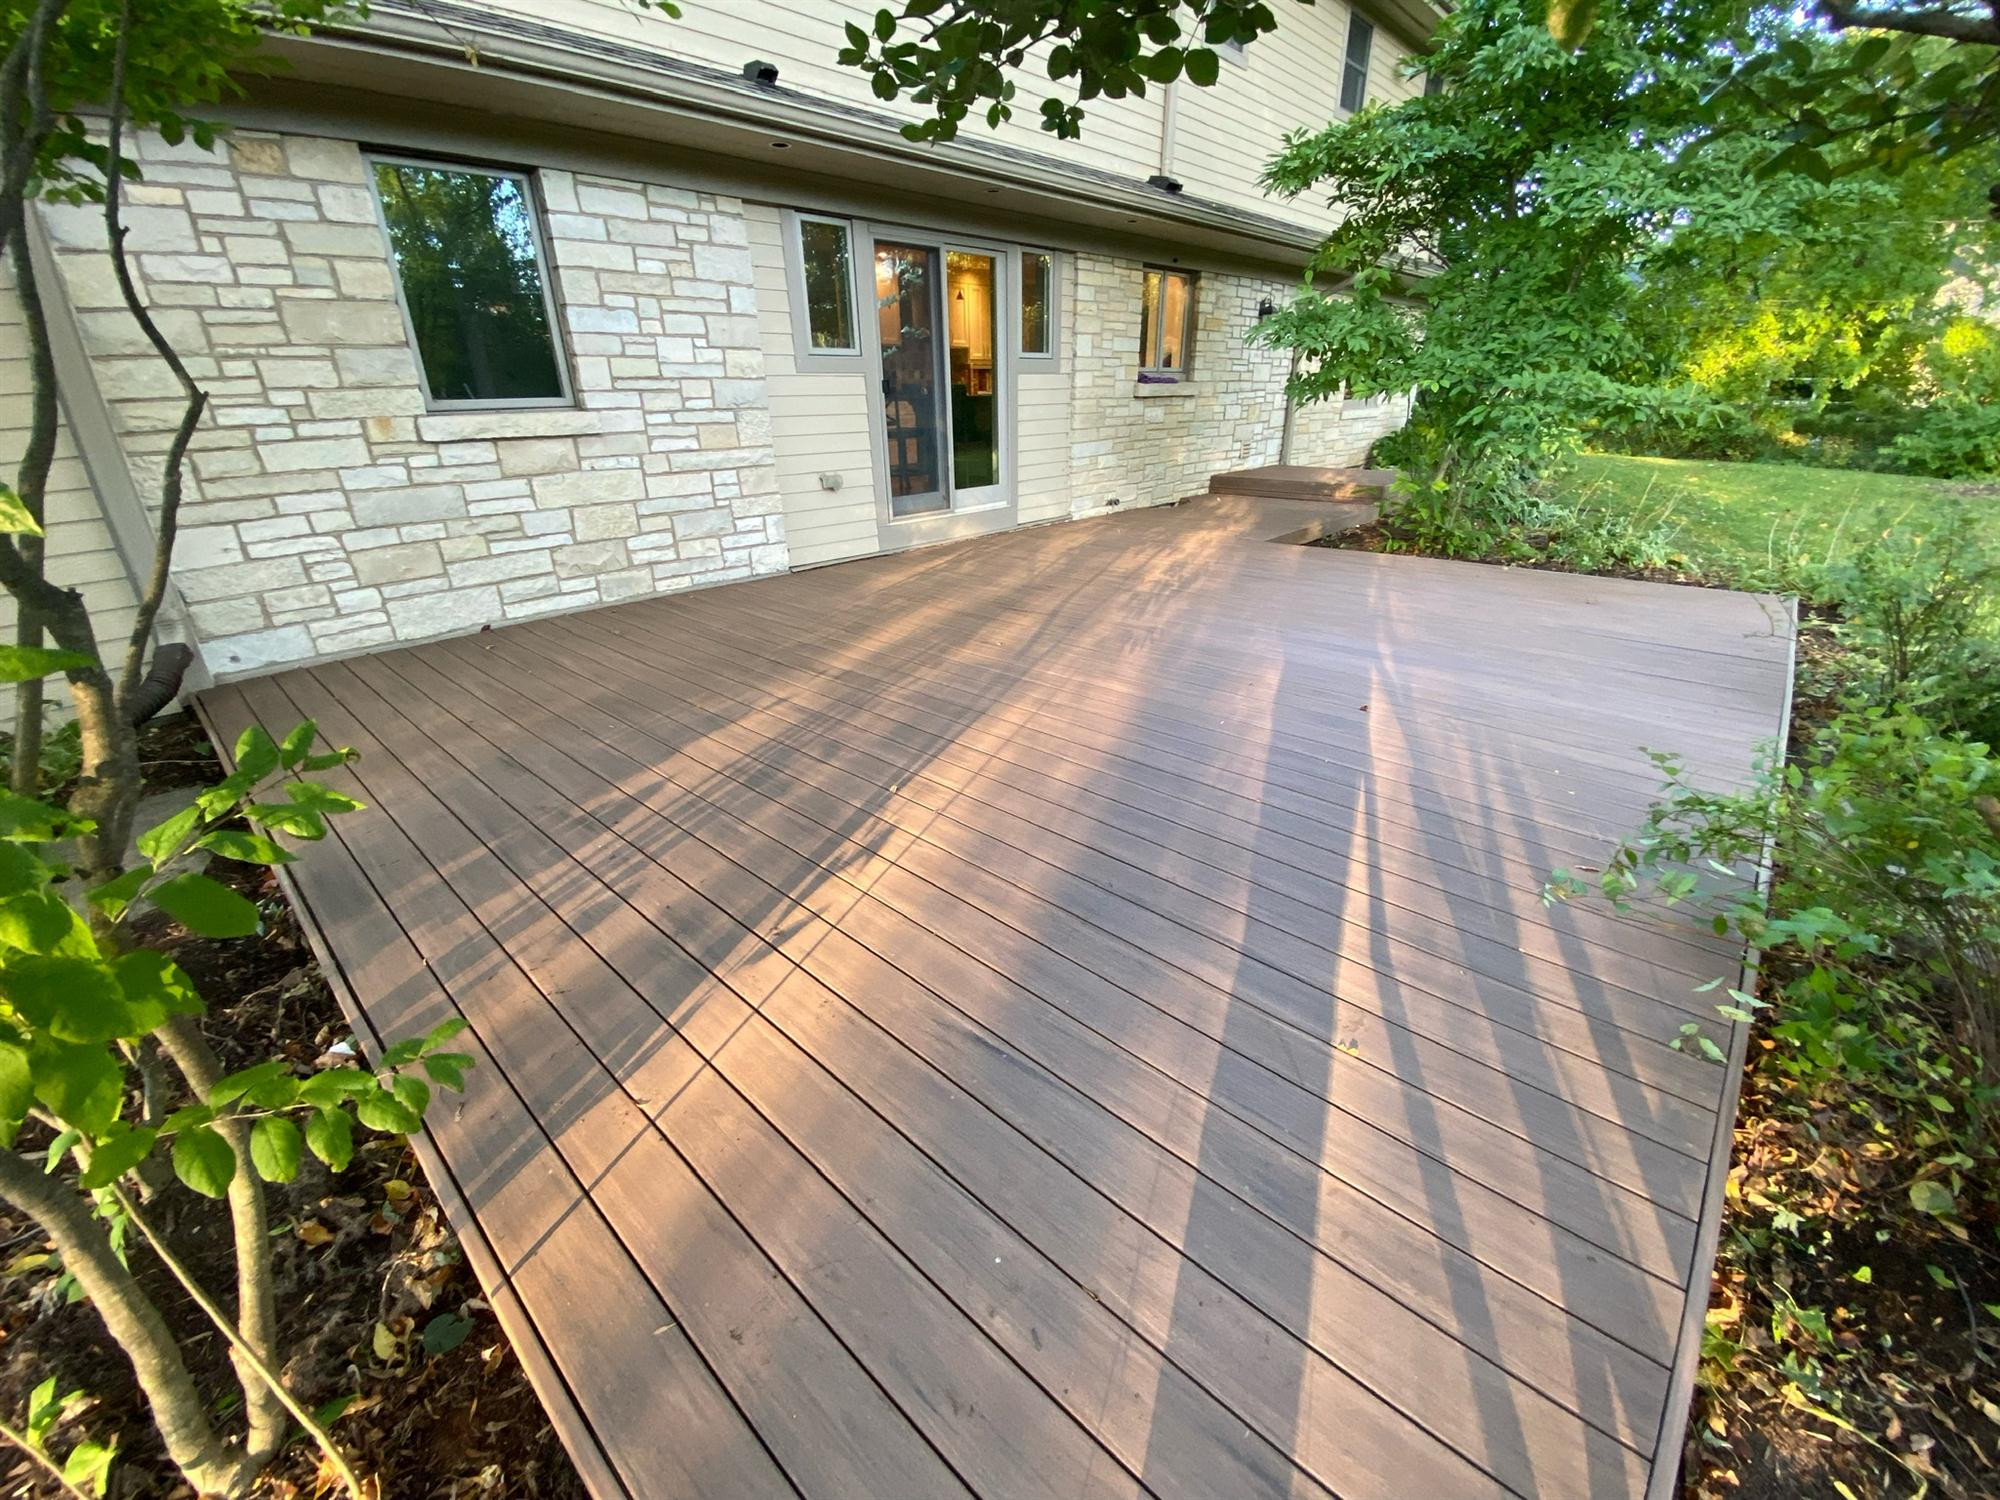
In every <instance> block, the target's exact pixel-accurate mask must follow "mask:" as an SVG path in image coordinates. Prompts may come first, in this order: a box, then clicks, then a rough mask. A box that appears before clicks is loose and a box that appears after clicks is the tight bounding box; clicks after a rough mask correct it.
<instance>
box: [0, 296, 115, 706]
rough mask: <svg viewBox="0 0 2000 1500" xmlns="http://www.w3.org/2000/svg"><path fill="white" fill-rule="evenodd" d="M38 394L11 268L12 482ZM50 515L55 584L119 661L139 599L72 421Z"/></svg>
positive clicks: (10, 637) (54, 473)
mask: <svg viewBox="0 0 2000 1500" xmlns="http://www.w3.org/2000/svg"><path fill="white" fill-rule="evenodd" d="M31 389H32V377H31V374H30V370H29V364H28V343H27V333H26V330H25V328H24V327H23V323H22V314H21V303H20V299H19V298H18V297H16V296H15V294H14V282H13V276H12V273H11V271H6V270H0V476H4V477H5V479H6V480H7V481H8V482H9V483H12V481H13V479H14V476H15V472H16V470H17V469H18V468H19V466H20V462H21V455H22V454H23V453H24V452H25V451H26V449H27V445H28V433H29V406H30V400H29V395H30V391H31ZM46 511H47V514H46V517H45V521H46V530H47V532H48V541H47V545H46V550H45V553H44V555H45V557H46V559H47V562H46V566H47V571H48V576H49V579H50V581H51V582H53V583H58V584H61V585H62V586H63V587H65V588H74V589H76V590H78V591H79V592H80V593H81V594H82V595H83V598H84V603H85V604H86V605H88V606H89V608H90V614H91V619H92V620H93V622H95V624H96V626H97V638H98V641H99V643H100V646H101V649H102V650H103V651H104V652H105V654H106V656H107V657H108V658H113V659H115V658H116V656H117V654H118V653H121V652H122V651H123V650H124V643H125V636H126V635H127V633H128V632H129V631H130V630H131V628H132V617H133V615H134V613H135V612H136V611H137V609H138V601H137V600H136V598H135V597H134V595H133V592H132V582H131V579H130V577H129V576H128V575H127V573H126V571H125V565H124V562H123V561H122V560H121V559H120V557H119V556H118V550H117V548H116V546H115V545H114V544H113V542H112V539H111V528H110V526H109V525H108V524H107V523H106V522H105V519H104V511H103V509H102V507H101V506H100V505H99V504H98V501H97V492H96V490H94V489H93V488H92V487H91V483H90V475H89V473H88V472H87V471H86V470H85V468H84V466H83V459H82V457H81V456H80V455H79V454H78V452H77V450H76V444H75V442H74V441H73V440H72V439H71V437H70V431H69V424H68V423H67V422H65V423H63V424H62V427H61V430H60V433H59V435H58V438H57V442H56V461H55V467H54V468H53V469H52V470H51V471H50V474H49V488H48V496H47V507H46ZM0 638H4V639H5V640H7V641H10V642H11V641H14V640H15V639H16V636H15V630H14V609H13V601H12V600H11V599H7V598H4V597H0ZM51 687H52V691H51V693H50V698H51V700H52V701H54V702H56V703H59V704H62V705H65V706H66V705H67V702H68V695H67V694H66V693H64V692H63V690H62V684H61V681H60V679H57V680H55V681H54V682H53V683H52V684H51ZM13 719H14V695H13V693H12V691H11V690H7V691H0V727H5V728H10V729H11V728H12V727H13Z"/></svg>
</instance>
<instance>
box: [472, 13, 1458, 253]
mask: <svg viewBox="0 0 2000 1500" xmlns="http://www.w3.org/2000/svg"><path fill="white" fill-rule="evenodd" d="M479 8H480V9H484V10H488V11H492V12H494V13H496V14H500V15H505V16H510V17H515V18H519V19H523V20H530V21H534V22H536V23H538V24H539V25H541V26H545V27H551V28H556V29H560V30H569V31H573V32H576V33H578V34H580V35H583V36H589V37H593V38H601V39H603V40H607V41H614V42H618V43H621V44H624V45H627V46H632V47H637V48H641V49H644V50H646V51H649V52H654V53H658V54H663V55H666V56H670V57H675V58H682V59H686V60H689V61H693V62H699V63H704V64H707V65H710V66H713V67H717V68H721V69H725V70H728V71H729V72H735V71H737V70H738V69H740V68H742V66H743V65H744V64H745V63H747V62H749V61H751V60H752V59H753V58H755V59H760V60H763V61H766V62H770V63H774V64H776V65H777V68H778V77H779V81H780V83H781V84H783V85H784V86H786V87H787V88H796V89H799V90H802V91H803V92H805V93H808V94H812V95H815V96H817V97H820V98H823V99H828V100H833V101H836V102H838V103H840V104H844V105H850V106H854V107H857V108H863V109H867V110H869V111H871V112H879V113H883V114H888V115H893V116H895V117H897V118H899V119H905V120H918V119H922V118H925V116H926V111H925V110H924V109H923V108H922V107H921V106H919V105H916V104H912V103H910V102H909V101H908V100H897V101H895V102H894V103H891V104H884V103H883V102H882V101H881V100H878V99H877V98H875V96H874V94H873V93H872V92H871V91H870V88H869V82H868V79H867V77H866V76H865V75H863V74H862V73H860V72H859V71H857V70H856V69H853V68H845V67H842V66H840V64H839V62H838V61H837V54H838V53H839V51H840V49H841V48H842V47H844V46H845V45H846V35H845V33H846V27H847V26H848V24H849V23H852V24H855V25H858V26H860V27H862V28H863V29H864V30H866V29H868V28H869V27H871V26H872V24H873V21H874V18H875V13H876V11H877V9H878V8H879V7H878V6H877V5H875V4H874V3H873V0H727V3H723V4H703V5H699V6H697V5H687V6H684V7H683V14H682V16H681V17H680V19H678V20H672V21H670V20H667V19H666V18H665V17H663V16H662V15H661V14H660V13H659V12H657V11H653V10H647V9H643V8H641V7H639V6H636V5H633V4H632V3H630V0H483V3H482V4H481V5H480V6H479ZM1355 9H1356V7H1354V6H1352V5H1349V4H1348V3H1346V0H1317V3H1315V4H1312V5H1285V6H1283V7H1281V8H1280V14H1279V17H1278V30H1277V31H1276V32H1275V33H1273V34H1272V35H1270V36H1267V37H1265V38H1264V39H1262V40H1261V41H1258V42H1254V43H1252V44H1250V45H1249V46H1248V47H1246V48H1245V49H1244V53H1243V58H1242V61H1241V62H1240V63H1237V62H1235V61H1225V62H1224V63H1223V65H1222V70H1221V76H1220V78H1218V80H1217V82H1216V84H1215V85H1214V86H1213V87H1212V88H1207V89H1197V88H1179V89H1176V90H1175V91H1174V95H1175V98H1174V104H1173V107H1172V113H1173V123H1172V128H1171V129H1169V126H1168V113H1169V108H1168V103H1167V101H1168V97H1169V92H1168V90H1166V89H1163V88H1154V89H1149V90H1148V91H1147V93H1146V96H1145V97H1144V98H1139V97H1128V98H1125V99H1096V100H1092V101H1090V102H1088V103H1087V104H1085V106H1084V110H1085V120H1084V130H1083V136H1082V138H1081V139H1080V140H1077V141H1072V142H1063V143H1060V145H1059V144H1058V143H1057V142H1056V141H1055V139H1054V137H1052V136H1050V135H1049V134H1048V133H1047V132H1046V131H1044V130H1042V129H1041V126H1040V115H1039V108H1038V106H1039V101H1040V99H1041V98H1042V97H1043V96H1044V95H1054V96H1056V97H1058V98H1062V99H1064V100H1065V101H1066V102H1070V103H1074V102H1075V101H1076V90H1075V88H1074V86H1073V85H1070V84H1068V83H1066V82H1057V81H1051V80H1050V79H1048V78H1047V77H1046V76H1045V75H1044V72H1043V68H1042V61H1043V54H1044V53H1045V51H1046V49H1045V48H1038V49H1035V50H1034V51H1033V52H1031V53H1030V54H1029V57H1028V59H1027V61H1026V62H1025V64H1024V65H1023V70H1022V81H1021V84H1020V94H1021V97H1020V101H1018V102H1017V105H1016V109H1015V114H1014V117H1013V118H1012V119H1010V120H1008V121H1006V122H1005V123H1003V124H1002V125H1001V126H1000V127H999V128H998V129H997V130H991V131H989V130H988V129H987V128H986V126H985V124H984V122H983V121H979V120H974V121H973V122H972V123H970V124H968V125H967V126H966V127H965V130H964V134H965V135H966V136H968V137H973V136H976V137H977V138H978V139H980V140H991V141H993V142H996V143H998V144H1000V145H1004V146H1012V147H1017V148H1021V149H1025V150H1029V151H1036V152H1043V153H1050V154H1053V153H1056V152H1058V151H1059V152H1060V154H1061V155H1062V157H1063V159H1064V160H1065V161H1070V162H1075V163H1077V164H1079V165H1082V166H1087V167H1090V168H1094V169H1096V170H1098V171H1103V172H1109V173H1112V174H1114V175H1116V176H1120V177H1125V178H1129V179H1132V180H1134V181H1138V182H1143V181H1144V180H1145V179H1146V178H1148V177H1150V176H1151V175H1153V174H1154V173H1156V172H1164V173H1166V174H1168V175H1169V176H1173V177H1176V178H1178V179H1180V181H1181V182H1182V183H1183V185H1184V187H1185V189H1186V191H1187V192H1189V193H1190V194H1195V195H1198V196H1200V197H1202V198H1205V199H1209V200H1212V201H1214V202H1217V203H1221V204H1225V205H1227V206H1229V207H1232V208H1239V209H1245V210H1248V211H1251V212H1255V213H1263V214H1270V215H1274V216H1277V217H1280V218H1286V219H1292V220H1295V221H1297V222H1298V223H1300V224H1302V225H1306V226H1308V227H1311V228H1314V229H1326V228H1329V227H1331V226H1332V225H1333V224H1334V223H1335V222H1337V220H1338V217H1339V215H1338V212H1337V210H1336V209H1335V208H1333V207H1332V206H1331V205H1329V204H1327V203H1325V202H1324V201H1322V200H1318V199H1314V198H1311V197H1307V198H1303V199H1299V200H1297V201H1294V202H1290V203H1287V202H1285V201H1284V200H1281V199H1274V198H1272V197H1270V196H1269V195H1267V194H1266V193H1265V192H1264V191H1263V189H1262V188H1261V187H1260V186H1259V185H1258V183H1257V180H1256V177H1257V170H1256V169H1258V168H1260V167H1261V166H1262V165H1263V163H1265V162H1267V161H1269V160H1270V159H1271V157H1272V156H1274V155H1275V154H1276V153H1277V151H1278V149H1279V147H1280V145H1281V144H1282V143H1283V139H1284V136H1285V134H1286V133H1287V132H1288V131H1292V130H1297V129H1300V128H1302V127H1304V128H1312V127H1317V126H1319V125H1323V124H1325V123H1326V122H1327V121H1328V120H1332V119H1337V118H1340V117H1341V115H1342V113H1343V112H1342V110H1341V109H1340V79H1341V62H1342V58H1343V57H1344V55H1345V51H1346V46H1347V31H1348V24H1349V17H1350V15H1351V14H1352V13H1353V12H1354V10H1355ZM1360 9H1361V10H1362V12H1363V13H1364V14H1369V10H1368V7H1367V6H1365V5H1364V6H1362V7H1360ZM1374 19H1375V21H1376V32H1375V38H1374V46H1373V49H1372V51H1371V53H1370V60H1369V91H1368V97H1369V99H1370V100H1372V101H1377V102H1392V101H1394V100H1397V99H1401V98H1404V97H1407V96H1408V95H1409V94H1411V93H1414V92H1419V91H1421V88H1422V82H1421V80H1415V81H1412V80H1409V79H1405V78H1403V77H1401V76H1400V75H1399V71H1398V70H1399V68H1400V66H1401V64H1402V63H1403V61H1404V60H1405V59H1406V58H1408V57H1409V56H1410V55H1411V54H1412V53H1413V52H1414V51H1415V50H1416V48H1415V46H1414V45H1413V43H1412V41H1411V40H1410V39H1409V38H1406V37H1403V36H1399V35H1397V34H1396V32H1395V31H1393V30H1392V29H1391V27H1390V26H1389V25H1388V24H1387V23H1386V22H1385V21H1383V19H1382V18H1381V16H1380V15H1379V13H1378V14H1375V15H1374ZM440 24H443V23H440Z"/></svg>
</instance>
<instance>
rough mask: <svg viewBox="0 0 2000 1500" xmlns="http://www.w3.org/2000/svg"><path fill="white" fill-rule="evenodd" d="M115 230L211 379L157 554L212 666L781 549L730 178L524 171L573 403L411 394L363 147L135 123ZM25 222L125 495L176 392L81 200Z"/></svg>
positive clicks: (355, 642) (412, 634) (673, 579)
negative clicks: (139, 128)
mask: <svg viewBox="0 0 2000 1500" xmlns="http://www.w3.org/2000/svg"><path fill="white" fill-rule="evenodd" d="M138 152H139V157H140V160H141V161H142V163H143V166H144V174H145V180H144V182H143V183H142V184H139V185H135V186H134V187H133V189H132V192H131V199H132V207H131V210H130V213H129V215H128V222H129V223H130V225H131V231H132V233H131V240H130V244H131V248H132V250H133V251H134V252H135V253H134V263H135V266H136V269H137V272H138V276H139V279H140V283H141V286H142V289H143V292H144V294H145V296H146V297H147V299H148V301H149V302H150V303H151V304H152V305H153V306H154V307H155V308H156V309H157V310H158V316H159V318H160V320H161V322H162V325H163V327H164V330H165V331H166V333H167V335H168V336H169V337H170V338H171V339H173V341H174V342H175V345H176V347H177V348H179V349H180V350H182V351H183V352H184V353H185V354H186V356H187V358H188V364H189V367H190V369H191V371H192V372H193V373H194V375H195V377H196V378H197V379H198V380H200V381H201V382H202V383H203V385H204V386H205V387H206V388H207V389H208V391H209V392H210V394H211V396H212V398H213V409H212V411H211V414H210V416H209V418H208V419H207V420H206V421H205V422H204V423H203V425H202V428H201V431H200V433H199V435H198V436H197V438H196V441H195V444H194V447H193V450H192V455H191V462H190V471H191V480H190V483H189V486H188V498H187V500H186V502H185V504H184V507H183V511H182V516H181V526H182V532H181V536H180V540H179V544H178V547H177V558H178V566H177V569H176V576H177V579H178V581H179V584H180V587H181V590H182V592H183V594H184V595H185V597H186V598H187V600H188V603H189V606H190V610H191V614H192V619H193V624H194V627H195V630H196V633H197V635H198V637H199V639H200V640H201V642H202V645H203V652H204V656H205V658H206V660H207V662H208V665H209V668H210V670H211V671H213V672H215V673H216V674H218V675H227V674H232V673H240V672H244V671H250V670H255V669H259V668H265V667H272V666H277V665H282V664H285V663H289V662H297V661H305V660H310V659H312V658H315V657H320V656H327V655H334V654H339V653H343V652H351V651H357V650H362V649H366V648H371V647H377V646H382V645H386V644H389V643H391V642H395V641H403V640H418V639H424V638H427V637H430V636H436V635H440V634H446V633H450V632H454V631H460V630H468V629H473V628H477V627H478V626H481V625H487V624H494V623H498V622H501V621H503V620H510V619H518V618H521V617H524V616H527V615H532V614H538V613H542V612H545V611H548V610H553V609H563V608H573V607H577V606H581V605H586V604H591V603H598V602H605V601H610V600H614V599H622V598H630V597H634V596H637V595H641V594H649V593H656V592H663V591H667V590H671V589H677V588H684V587H687V586H688V585H690V584H692V583H696V582H702V583H710V582H720V581H724V580H727V579H733V578H743V577H749V576H751V575H752V574H755V573H764V572H773V571H781V570H782V569H783V568H784V567H785V566H786V562H787V558H786V553H785V549H784V545H783V520H782V517H781V514H780V507H779V503H778V485H777V475H776V471H775V468H774V465H773V455H772V448H771V435H770V408H769V405H768V402H767V399H766V391H765V384H764V368H763V356H762V352H761V350H760V348H759V346H758V337H757V322H756V294H755V289H754V287H753V285H752V271H751V261H750V252H749V248H748V231H747V225H746V222H745V218H744V213H743V206H742V204H741V203H740V202H738V201H736V200H734V199H728V198H718V197H716V196H714V195H711V194H696V193H691V192H686V191H682V190H679V189H676V188H673V187H670V186H663V185H660V184H656V183H634V182H629V181H616V180H610V179H597V178H590V177H580V176H577V175H575V174H572V173H568V172H544V173H541V174H539V183H540V191H541V194H542V198H543V201H544V209H545V220H546V229H547V243H548V247H549V252H550V257H551V259H552V261H553V263H554V274H555V278H556V289H557V295H558V302H559V306H560V317H561V320H562V323H563V325H564V328H565V332H566V335H567V338H568V342H569V347H570V353H571V355H572V362H571V363H572V373H573V380H574V387H575V392H576V398H577V403H576V408H575V409H574V410H568V409H564V410H525V411H505V412H449V413H444V412H441V413H427V412H426V410H425V403H424V397H423V393H422V390H421V388H420V386H419V384H418V373H417V367H416V360H415V357H414V355H413V353H412V351H411V349H410V347H409V343H408V339H407V336H406V334H405V330H404V326H403V322H402V318H401V315H400V313H399V311H398V308H397V304H396V301H395V280H394V271H393V266H392V263H391V261H390V258H389V252H388V247H387V241H386V238H385V236H384V234H383V231H382V229H381V227H380V225H379V222H378V219H377V214H376V209H375V206H374V203H373V200H372V197H371V195H370V191H369V186H368V174H367V168H366V164H365V161H364V158H363V156H362V154H361V151H360V149H359V147H358V146H356V145H355V144H354V143H353V142H350V141H335V140H327V139H323V138H317V137H310V136H298V135H293V136H286V135H276V134H266V133H253V132H238V133H236V134H235V135H233V136H232V137H230V139H229V141H228V144H227V146H226V148H225V149H224V150H222V151H219V152H218V153H216V154H214V155H211V154H209V153H207V152H204V151H202V150H200V149H199V148H197V147H195V146H193V145H192V144H191V143H189V144H184V145H180V146H168V145H167V144H166V143H165V142H163V141H160V140H159V139H157V138H150V139H145V140H142V141H141V142H140V143H139V146H138ZM44 215H45V222H46V223H47V225H48V228H49V230H50V234H51V238H52V240H53V242H54V244H55V246H56V249H57V259H58V262H59V264H60V266H61V270H62V276H63V280H64V283H65V286H66V288H67V291H68V294H69V297H70V299H71V302H72V304H73V305H74V306H75V308H76V310H77V315H78V320H79V323H80V324H81V327H82V332H83V337H84V342H85V345H86V348H87V349H88V351H89V353H90V355H91V357H92V361H93V365H94V368H95V372H96V375H97V380H98V385H99V388H100V390H101V391H102V393H103V395H104V396H105V398H106V400H107V402H108V403H109V405H110V407H111V410H112V413H113V417H114V421H115V423H116V426H117V428H118V431H119V434H120V441H121V443H122V446H123V449H124V454H125V457H126V459H127V460H128V462H129V463H130V464H131V466H132V469H133V473H134V479H135V482H136V483H137V484H138V486H139V490H140V493H141V494H142V495H149V496H150V495H154V494H157V492H158V489H157V483H156V474H157V466H158V462H159V455H160V454H161V453H162V451H163V450H164V448H165V446H166V442H167V438H168V434H169V430H170V427H171V423H172V420H173V418H174V417H175V416H177V415H178V404H177V403H176V401H175V400H174V399H173V395H172V389H171V385H170V382H169V380H168V378H167V372H166V371H165V369H164V367H163V366H162V365H161V364H160V363H159V362H158V361H157V360H155V359H153V358H152V357H151V356H150V354H147V353H144V352H141V351H140V349H139V346H138V345H137V343H136V342H135V340H134V337H133V332H132V329H131V327H130V320H129V318H127V316H126V315H125V313H124V312H123V311H122V309H119V308H118V307H117V306H116V300H117V299H116V292H115V290H114V289H113V288H112V286H111V285H110V280H109V277H108V275H107V274H106V273H107V270H108V263H107V261H106V259H105V257H104V254H103V252H102V250H101V248H99V247H100V246H101V244H102V238H101V236H102V228H101V223H100V221H99V220H98V218H97V216H96V215H95V214H94V213H93V212H91V211H89V210H84V209H66V208H47V209H45V210H44Z"/></svg>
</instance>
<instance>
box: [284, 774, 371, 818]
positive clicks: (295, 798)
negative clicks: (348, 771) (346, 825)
mask: <svg viewBox="0 0 2000 1500" xmlns="http://www.w3.org/2000/svg"><path fill="white" fill-rule="evenodd" d="M286 791H287V792H288V793H289V794H290V796H291V799H292V802H293V804H294V805H295V806H298V807H305V808H310V809H312V810H313V811H314V812H322V813H347V812H360V811H361V809H362V808H364V807H366V806H367V805H368V804H367V803H365V802H357V801H355V800H354V799H353V798H352V797H350V796H348V795H347V793H345V792H337V791H335V790H334V789H333V788H332V787H330V786H323V785H321V784H320V783H319V782H317V781H294V782H293V783H292V784H291V785H290V786H289V787H287V788H286Z"/></svg>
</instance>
